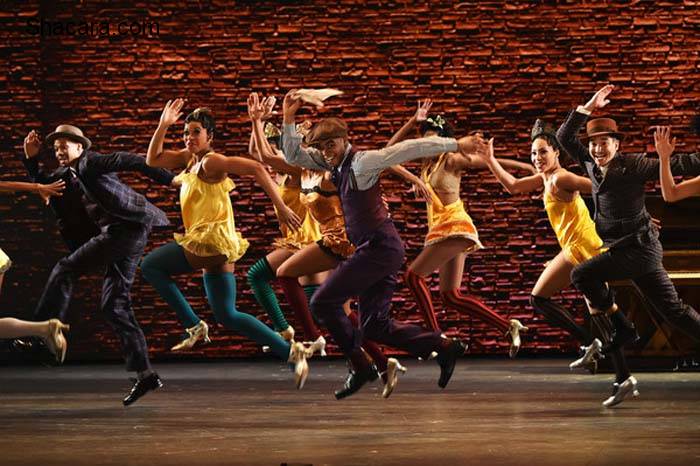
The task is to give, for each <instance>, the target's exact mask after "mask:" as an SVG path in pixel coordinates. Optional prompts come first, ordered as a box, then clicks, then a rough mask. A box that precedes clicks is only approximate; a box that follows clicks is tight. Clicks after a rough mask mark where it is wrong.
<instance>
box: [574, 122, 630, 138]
mask: <svg viewBox="0 0 700 466" xmlns="http://www.w3.org/2000/svg"><path fill="white" fill-rule="evenodd" d="M596 136H612V137H614V138H617V139H619V140H620V141H622V139H623V138H624V135H623V134H622V133H621V132H619V131H618V130H617V122H615V120H613V119H612V118H594V119H592V120H590V121H589V122H588V123H586V136H584V138H583V139H591V138H594V137H596Z"/></svg>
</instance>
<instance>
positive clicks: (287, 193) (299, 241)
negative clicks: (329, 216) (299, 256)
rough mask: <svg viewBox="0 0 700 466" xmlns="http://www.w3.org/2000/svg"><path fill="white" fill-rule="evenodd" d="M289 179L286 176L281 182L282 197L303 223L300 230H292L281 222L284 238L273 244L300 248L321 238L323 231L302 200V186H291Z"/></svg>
mask: <svg viewBox="0 0 700 466" xmlns="http://www.w3.org/2000/svg"><path fill="white" fill-rule="evenodd" d="M287 180H288V177H286V176H285V177H283V178H282V181H281V183H280V184H279V193H280V197H282V201H283V202H284V204H285V205H286V206H287V207H289V208H290V209H292V211H293V212H294V213H295V214H297V216H298V217H299V218H300V219H302V224H301V228H299V229H298V230H291V229H290V228H289V227H287V226H286V225H283V224H282V223H280V232H281V233H282V238H278V239H276V240H275V241H274V242H273V245H274V246H275V247H277V248H283V249H293V250H299V249H301V248H303V247H304V246H306V245H307V244H311V243H314V242H316V241H318V240H319V239H321V231H320V230H319V226H318V223H317V222H316V221H315V220H314V219H313V217H312V216H311V215H309V213H308V210H307V208H306V206H305V205H304V203H303V202H302V201H301V197H300V196H301V187H300V186H289V185H288V183H287ZM275 213H276V214H277V208H275ZM278 218H279V216H278Z"/></svg>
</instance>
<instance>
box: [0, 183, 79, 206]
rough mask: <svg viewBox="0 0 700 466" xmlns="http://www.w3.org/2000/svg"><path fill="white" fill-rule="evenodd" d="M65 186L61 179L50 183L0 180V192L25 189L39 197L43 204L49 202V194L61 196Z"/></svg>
mask: <svg viewBox="0 0 700 466" xmlns="http://www.w3.org/2000/svg"><path fill="white" fill-rule="evenodd" d="M65 187H66V183H65V182H64V181H63V180H60V181H55V182H53V183H50V184H40V183H25V182H23V181H0V192H3V193H14V192H18V191H26V192H30V193H34V194H37V195H38V196H39V197H41V198H42V199H43V200H44V203H45V204H48V203H49V200H50V199H51V196H62V195H63V190H64V189H65Z"/></svg>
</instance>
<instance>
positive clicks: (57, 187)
mask: <svg viewBox="0 0 700 466" xmlns="http://www.w3.org/2000/svg"><path fill="white" fill-rule="evenodd" d="M64 189H66V182H65V181H63V180H59V181H54V182H53V183H51V184H40V185H39V186H38V187H37V191H36V192H37V194H38V195H39V196H40V197H41V198H42V199H43V200H44V204H47V205H48V203H49V200H50V199H51V196H62V195H63V190H64Z"/></svg>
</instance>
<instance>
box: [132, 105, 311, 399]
mask: <svg viewBox="0 0 700 466" xmlns="http://www.w3.org/2000/svg"><path fill="white" fill-rule="evenodd" d="M184 102H185V101H184V100H183V99H176V100H175V101H172V102H171V101H168V103H167V104H166V105H165V108H164V109H163V114H162V115H161V119H160V123H159V125H158V128H157V129H156V131H155V133H154V134H153V138H152V139H151V143H150V145H149V146H148V153H147V155H146V161H147V163H148V164H149V165H150V166H155V167H162V168H170V169H178V168H184V170H183V171H182V173H180V175H178V176H177V177H176V179H177V180H178V181H180V182H181V183H182V185H181V188H180V204H181V209H182V216H183V223H184V224H185V234H184V235H179V234H176V235H175V242H172V243H170V244H167V245H165V246H162V247H160V248H158V249H156V250H155V251H153V252H151V253H150V254H149V255H148V256H147V257H146V258H145V259H144V260H143V262H142V264H141V270H142V271H143V275H144V277H145V278H146V280H148V281H149V282H150V283H151V284H152V285H153V286H154V287H155V288H156V290H158V292H159V293H160V295H161V296H162V297H163V299H165V301H166V302H167V303H168V304H170V306H171V307H173V308H174V309H175V311H176V312H177V314H178V316H179V317H180V319H181V320H182V321H183V322H184V323H185V325H188V324H189V325H190V327H194V326H195V325H196V324H197V323H198V322H197V316H196V315H195V314H194V312H193V311H192V308H191V307H190V305H189V303H188V302H187V300H186V299H185V297H184V296H183V295H182V293H181V292H180V290H179V289H178V288H177V285H176V284H175V282H174V280H173V279H172V275H175V274H181V273H190V272H193V271H194V270H195V269H198V268H199V269H203V271H204V288H205V291H206V294H207V298H208V300H209V304H210V305H211V307H212V310H213V311H214V315H215V316H216V319H217V320H218V321H219V322H220V323H222V324H223V325H224V326H226V327H227V328H229V329H232V330H236V331H238V332H240V333H242V334H243V335H245V336H247V337H248V338H251V339H252V340H254V341H256V342H258V343H260V344H264V345H268V346H269V347H270V348H271V349H272V351H273V352H274V353H275V354H276V355H277V356H278V357H280V358H281V359H283V360H286V361H288V362H289V363H293V364H294V374H295V381H296V386H297V388H301V387H302V386H303V385H304V382H305V381H306V377H307V376H308V371H309V368H308V364H307V363H306V354H305V350H304V346H303V345H302V344H301V343H293V344H290V343H289V342H287V341H285V340H284V339H283V338H282V337H281V336H280V335H278V334H277V333H275V332H274V331H273V330H272V329H270V328H269V327H267V326H266V325H265V324H263V323H262V322H260V321H259V320H257V319H256V318H255V317H253V316H251V315H249V314H245V313H243V312H239V311H238V310H237V309H236V279H235V276H234V274H233V270H234V263H235V261H236V260H238V259H239V258H240V257H241V256H242V255H243V254H244V253H245V251H246V249H247V248H248V242H247V241H246V240H245V239H243V238H242V237H241V235H240V233H238V232H237V231H236V229H235V224H234V220H233V208H232V206H231V199H230V197H229V194H228V193H229V192H230V191H231V190H232V189H233V188H234V184H233V182H232V181H231V179H230V178H229V177H228V174H229V173H233V174H237V175H244V176H245V175H248V176H254V177H255V180H256V182H257V183H258V184H259V185H260V186H262V188H263V189H264V190H265V192H266V193H267V194H268V195H269V196H270V198H271V199H272V202H273V204H274V205H275V206H276V207H277V209H278V211H279V214H278V215H279V217H280V218H281V219H282V220H283V222H284V223H286V224H287V225H288V226H289V227H290V228H298V227H299V226H300V220H299V218H298V217H297V216H296V215H295V214H294V212H292V211H291V210H290V209H289V208H288V207H287V206H286V205H284V202H283V201H282V199H281V198H280V195H279V193H278V192H277V189H276V186H275V184H274V182H273V181H272V179H271V178H270V176H269V175H268V174H267V171H265V169H264V167H263V166H262V165H260V164H259V163H258V162H255V161H252V160H248V159H245V158H242V157H225V156H223V155H221V154H218V153H216V152H214V151H213V150H212V148H211V144H212V141H213V138H214V131H215V124H214V117H213V115H212V114H211V112H210V111H209V110H208V109H197V110H195V111H194V112H192V113H190V114H189V115H188V116H187V118H185V131H184V138H183V139H184V142H185V149H182V150H168V151H164V150H163V139H164V138H165V133H166V132H167V129H168V127H169V126H170V125H172V124H174V123H175V122H176V121H177V120H178V119H179V118H180V116H182V113H181V112H180V110H181V109H182V106H183V105H184Z"/></svg>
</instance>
